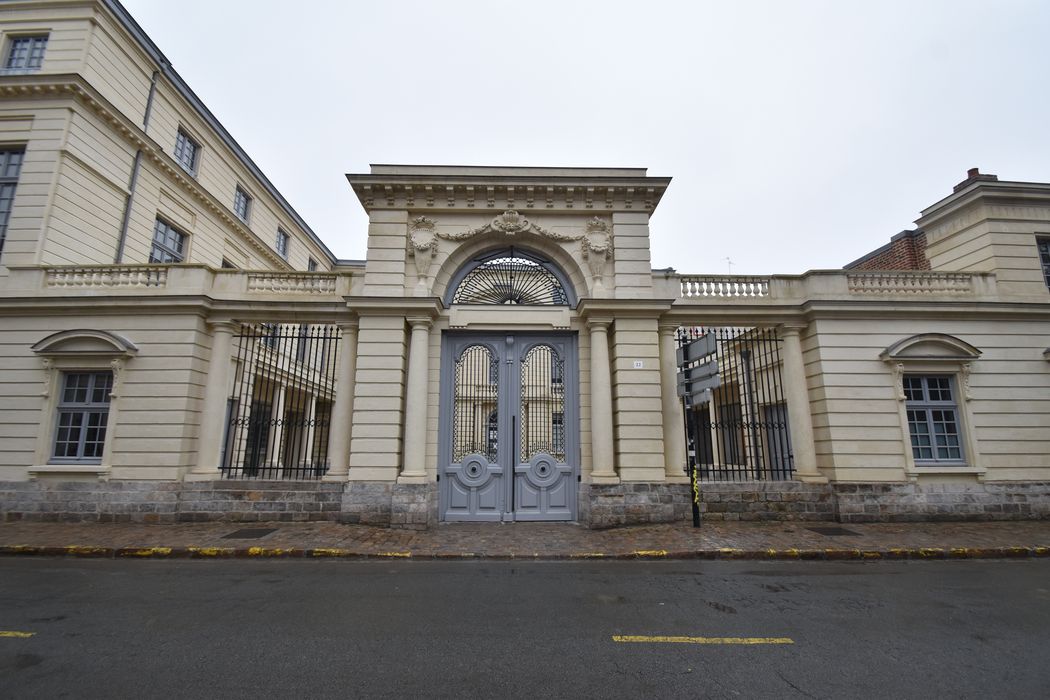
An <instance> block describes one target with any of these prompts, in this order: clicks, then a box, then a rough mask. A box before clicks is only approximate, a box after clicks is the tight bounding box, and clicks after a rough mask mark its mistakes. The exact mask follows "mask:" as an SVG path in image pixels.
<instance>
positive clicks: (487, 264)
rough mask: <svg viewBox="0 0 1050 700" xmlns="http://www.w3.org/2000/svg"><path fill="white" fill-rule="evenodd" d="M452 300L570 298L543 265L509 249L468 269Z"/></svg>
mask: <svg viewBox="0 0 1050 700" xmlns="http://www.w3.org/2000/svg"><path fill="white" fill-rule="evenodd" d="M452 303H453V304H518V305H529V306H564V305H567V304H568V303H569V298H568V296H567V295H566V294H565V289H564V288H563V287H562V284H561V281H560V280H558V277H557V276H556V275H555V274H554V273H553V272H551V271H550V270H549V269H547V267H546V266H544V265H543V264H541V263H539V262H537V261H535V260H532V259H531V258H527V257H523V256H521V255H520V254H519V253H517V252H515V251H513V250H511V251H509V252H506V253H502V254H500V255H499V256H497V257H494V258H492V259H490V260H486V261H484V262H482V263H480V264H479V265H478V266H477V267H475V268H474V269H473V270H471V271H470V272H468V273H467V275H466V276H465V277H464V278H463V281H462V282H460V284H459V288H458V289H456V293H455V295H454V296H453V297H452Z"/></svg>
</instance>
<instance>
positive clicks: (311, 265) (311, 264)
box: [306, 258, 317, 272]
mask: <svg viewBox="0 0 1050 700" xmlns="http://www.w3.org/2000/svg"><path fill="white" fill-rule="evenodd" d="M306 271H307V272H317V261H316V260H314V259H313V258H310V259H309V260H307V261H306Z"/></svg>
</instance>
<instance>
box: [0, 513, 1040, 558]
mask: <svg viewBox="0 0 1050 700" xmlns="http://www.w3.org/2000/svg"><path fill="white" fill-rule="evenodd" d="M0 555H8V556H12V555H13V556H17V555H51V556H56V555H57V556H78V557H150V558H174V557H194V558H203V557H308V558H320V557H341V558H383V557H397V558H418V559H437V558H448V559H462V558H474V559H482V558H483V559H547V560H559V559H597V558H608V559H633V558H667V559H970V558H995V557H1050V521H1022V522H981V523H894V524H888V523H879V524H870V525H854V524H849V525H839V524H836V523H798V522H778V523H727V522H718V523H704V525H703V526H702V527H701V528H700V529H699V530H697V529H694V528H693V527H692V526H691V524H690V523H671V524H664V525H646V526H639V527H629V528H620V529H614V530H588V529H586V528H582V527H579V526H577V525H573V524H563V523H510V524H498V523H492V524H489V523H483V524H482V523H455V524H442V525H438V526H436V527H433V528H431V529H430V530H427V531H409V530H390V529H384V528H377V527H368V526H363V525H341V524H338V523H222V522H219V523H185V524H170V525H147V524H137V523H120V524H111V523H106V524H100V523H30V522H15V523H2V524H0Z"/></svg>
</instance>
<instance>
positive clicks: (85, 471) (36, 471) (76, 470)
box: [26, 464, 109, 479]
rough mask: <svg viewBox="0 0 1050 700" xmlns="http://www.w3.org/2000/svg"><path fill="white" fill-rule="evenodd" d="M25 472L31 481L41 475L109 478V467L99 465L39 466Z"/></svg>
mask: <svg viewBox="0 0 1050 700" xmlns="http://www.w3.org/2000/svg"><path fill="white" fill-rule="evenodd" d="M26 471H27V472H28V474H29V478H31V479H35V478H36V477H38V476H41V475H44V476H49V475H52V474H69V475H76V476H97V477H98V478H99V479H104V478H106V477H107V476H109V467H107V466H103V465H101V464H40V465H37V466H33V467H29V468H28V469H27V470H26Z"/></svg>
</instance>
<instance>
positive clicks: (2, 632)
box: [0, 630, 36, 639]
mask: <svg viewBox="0 0 1050 700" xmlns="http://www.w3.org/2000/svg"><path fill="white" fill-rule="evenodd" d="M34 634H36V632H15V631H14V630H0V637H17V638H19V639H25V638H26V637H32V636H33V635H34Z"/></svg>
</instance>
